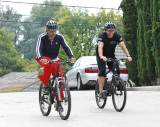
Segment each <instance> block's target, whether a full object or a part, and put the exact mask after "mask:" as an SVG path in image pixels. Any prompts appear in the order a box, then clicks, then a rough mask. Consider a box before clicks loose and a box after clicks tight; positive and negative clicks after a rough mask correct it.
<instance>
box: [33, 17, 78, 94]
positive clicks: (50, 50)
mask: <svg viewBox="0 0 160 127" xmlns="http://www.w3.org/2000/svg"><path fill="white" fill-rule="evenodd" d="M60 46H62V47H63V49H64V50H65V52H66V54H67V55H68V57H69V58H70V60H71V62H75V61H76V59H75V58H74V55H73V53H72V51H71V49H70V47H69V46H68V44H67V42H66V40H65V39H64V37H63V35H62V34H60V33H59V32H58V24H57V22H55V21H52V20H50V21H48V22H47V24H46V32H45V33H42V34H40V35H39V37H38V41H37V46H36V53H37V57H36V60H37V62H38V63H39V65H40V66H42V67H43V68H44V72H43V74H42V75H39V76H38V78H39V79H40V80H41V82H42V83H43V84H44V85H45V91H46V93H48V82H49V79H50V75H51V74H52V75H53V76H54V75H55V73H56V69H57V64H55V63H52V64H46V63H47V62H48V61H49V60H51V59H57V62H60V59H59V58H58V54H59V49H60ZM60 76H61V77H63V71H62V67H60Z"/></svg>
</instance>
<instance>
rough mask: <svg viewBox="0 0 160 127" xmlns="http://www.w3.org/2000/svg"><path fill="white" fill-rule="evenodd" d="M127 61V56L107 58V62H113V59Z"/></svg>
mask: <svg viewBox="0 0 160 127" xmlns="http://www.w3.org/2000/svg"><path fill="white" fill-rule="evenodd" d="M120 60H121V61H127V58H120V59H113V58H107V61H106V62H111V61H120Z"/></svg>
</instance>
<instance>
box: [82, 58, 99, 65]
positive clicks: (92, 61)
mask: <svg viewBox="0 0 160 127" xmlns="http://www.w3.org/2000/svg"><path fill="white" fill-rule="evenodd" d="M91 64H97V61H96V57H93V56H91V57H85V59H84V62H83V65H91Z"/></svg>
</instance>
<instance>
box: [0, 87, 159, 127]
mask: <svg viewBox="0 0 160 127" xmlns="http://www.w3.org/2000/svg"><path fill="white" fill-rule="evenodd" d="M71 96H72V111H71V115H70V117H69V119H68V120H66V121H64V120H61V118H60V117H59V115H58V112H56V111H55V110H54V108H52V111H51V114H50V115H49V116H48V117H45V116H43V115H42V114H41V112H40V109H39V104H38V92H17V93H0V127H159V126H160V92H159V91H128V98H127V104H126V107H125V109H124V110H123V111H122V112H116V111H115V110H114V108H113V105H112V100H111V98H109V99H108V102H107V105H106V107H105V108H104V109H99V108H98V107H97V105H96V102H95V98H94V91H93V90H89V91H71Z"/></svg>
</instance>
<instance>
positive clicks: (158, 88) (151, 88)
mask: <svg viewBox="0 0 160 127" xmlns="http://www.w3.org/2000/svg"><path fill="white" fill-rule="evenodd" d="M127 91H160V86H139V87H128V88H127Z"/></svg>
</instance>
